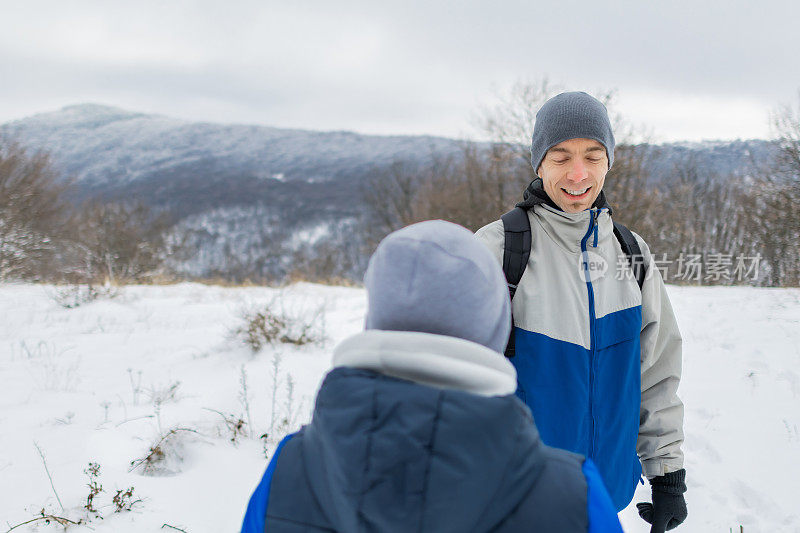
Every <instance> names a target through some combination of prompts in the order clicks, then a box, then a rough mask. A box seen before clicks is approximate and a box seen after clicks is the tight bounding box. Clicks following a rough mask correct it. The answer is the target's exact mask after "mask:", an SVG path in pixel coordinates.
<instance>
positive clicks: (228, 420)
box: [204, 407, 248, 444]
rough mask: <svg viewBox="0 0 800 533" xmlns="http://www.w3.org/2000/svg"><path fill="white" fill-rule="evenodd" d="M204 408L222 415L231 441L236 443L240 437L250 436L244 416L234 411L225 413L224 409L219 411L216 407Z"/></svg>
mask: <svg viewBox="0 0 800 533" xmlns="http://www.w3.org/2000/svg"><path fill="white" fill-rule="evenodd" d="M204 409H206V410H207V411H211V412H212V413H217V414H218V415H219V416H220V417H222V421H223V424H224V427H225V431H226V433H227V435H228V438H229V440H230V441H231V443H233V444H236V443H237V442H239V438H243V437H247V436H248V431H246V430H245V427H247V426H248V424H247V422H245V421H244V418H243V417H241V416H237V415H234V414H233V413H223V412H222V411H217V410H216V409H210V408H208V407H205V408H204Z"/></svg>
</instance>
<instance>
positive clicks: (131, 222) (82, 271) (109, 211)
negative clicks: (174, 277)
mask: <svg viewBox="0 0 800 533" xmlns="http://www.w3.org/2000/svg"><path fill="white" fill-rule="evenodd" d="M171 227H172V223H171V220H170V218H169V216H168V215H167V214H165V213H154V212H153V211H152V210H151V209H150V208H148V207H147V206H145V205H144V204H141V203H134V204H126V203H117V202H99V201H96V200H95V201H90V202H88V203H87V204H85V205H84V206H82V207H81V209H80V212H79V214H78V215H77V216H76V217H75V218H74V219H73V228H72V230H73V232H74V233H73V235H71V237H72V238H71V249H72V258H71V262H72V268H71V274H73V276H74V277H77V278H78V279H79V280H81V281H87V282H92V283H97V282H104V283H112V284H116V283H128V282H141V281H149V280H152V279H153V278H154V277H155V276H158V275H164V274H166V271H165V262H166V260H167V257H168V256H169V255H170V254H171V253H173V252H175V251H177V248H179V247H180V243H179V242H174V241H170V240H168V236H169V233H168V232H169V230H170V228H171Z"/></svg>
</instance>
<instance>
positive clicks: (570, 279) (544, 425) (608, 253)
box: [476, 180, 683, 510]
mask: <svg viewBox="0 0 800 533" xmlns="http://www.w3.org/2000/svg"><path fill="white" fill-rule="evenodd" d="M517 205H518V206H520V207H525V208H526V209H527V210H528V219H529V221H530V226H531V241H532V245H531V254H530V259H529V261H528V265H527V268H526V269H525V273H524V274H523V276H522V279H521V280H520V282H519V284H518V287H517V290H516V293H515V295H514V300H513V302H512V307H513V316H514V339H515V352H516V355H515V356H514V357H513V358H512V359H511V361H512V363H513V364H514V367H515V368H516V370H517V376H518V387H517V395H518V396H519V397H520V399H522V400H523V401H524V402H525V403H526V404H527V405H528V406H529V407H530V409H531V411H532V413H533V417H534V420H535V421H536V426H537V428H538V429H539V432H540V433H541V436H542V439H543V440H544V442H545V443H547V444H548V445H550V446H554V447H556V448H562V449H565V450H570V451H573V452H576V453H580V454H582V455H585V456H587V457H589V458H590V459H592V460H593V461H594V463H595V464H596V465H597V469H598V470H599V472H600V474H601V476H602V478H603V481H604V482H605V485H606V487H607V488H608V492H609V494H610V495H611V499H612V501H613V502H614V506H615V508H616V509H617V510H620V509H623V508H624V507H626V506H627V505H628V503H629V502H630V501H631V498H632V497H633V492H634V489H635V488H636V483H637V481H639V479H640V476H641V474H642V472H643V473H644V474H645V475H646V476H647V477H651V478H652V477H655V476H661V475H664V474H665V473H667V472H674V471H677V470H680V469H681V468H683V453H682V451H681V444H682V443H683V404H682V402H681V400H680V398H678V395H677V389H678V384H679V382H680V377H681V336H680V332H679V331H678V326H677V322H676V320H675V315H674V314H673V311H672V307H671V305H670V302H669V297H668V296H667V291H666V288H665V286H664V282H663V280H662V278H661V274H660V272H659V270H658V268H656V265H655V261H654V260H653V257H652V256H651V254H650V250H649V248H648V246H647V244H646V243H645V242H644V240H643V239H642V238H641V237H640V236H638V235H635V236H636V239H637V241H638V242H639V246H640V247H641V249H642V254H643V256H644V258H643V260H644V262H645V265H646V271H647V277H646V279H645V281H644V285H643V286H642V289H641V290H640V289H639V286H638V285H637V282H636V280H635V279H634V278H633V276H632V275H631V270H630V268H629V266H628V264H627V257H626V256H625V254H624V253H623V251H622V249H621V247H620V244H619V241H618V240H617V239H616V238H615V237H614V234H613V223H612V220H611V208H610V207H609V205H608V203H607V202H606V200H605V196H604V194H603V193H601V194H600V196H599V197H598V200H597V201H596V202H595V205H594V206H592V208H591V209H587V210H585V211H581V212H579V213H565V212H564V211H562V210H560V209H559V208H558V207H557V206H555V204H553V202H552V200H550V199H549V198H548V197H547V194H546V193H545V192H544V190H543V189H542V182H541V180H534V181H533V182H532V183H531V185H530V186H529V187H528V189H527V190H526V192H525V201H524V202H522V203H520V204H517ZM476 235H477V237H478V238H479V239H480V240H481V241H483V242H484V244H486V246H488V248H489V250H490V251H491V252H492V253H493V254H494V255H495V257H496V259H497V260H498V262H500V263H501V264H502V262H503V247H504V241H505V238H504V231H503V223H502V221H501V220H497V221H495V222H492V223H491V224H488V225H487V226H484V227H483V228H481V229H480V230H478V232H477V233H476ZM585 265H591V266H592V267H595V268H594V269H589V268H586V267H585ZM640 459H641V463H640Z"/></svg>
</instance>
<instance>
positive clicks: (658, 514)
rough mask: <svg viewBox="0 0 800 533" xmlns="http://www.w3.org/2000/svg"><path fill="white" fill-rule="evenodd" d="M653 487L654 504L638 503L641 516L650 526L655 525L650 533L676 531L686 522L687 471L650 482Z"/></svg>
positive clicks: (681, 470)
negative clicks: (684, 496)
mask: <svg viewBox="0 0 800 533" xmlns="http://www.w3.org/2000/svg"><path fill="white" fill-rule="evenodd" d="M650 486H651V487H653V503H645V502H642V503H637V504H636V508H637V509H639V516H641V517H642V518H643V519H644V520H645V522H647V523H648V524H653V527H651V528H650V533H664V531H666V530H668V529H674V528H676V527H678V526H679V525H681V524H682V523H683V521H684V520H686V514H687V511H686V500H685V499H684V498H683V493H684V492H686V470H684V469H683V468H681V469H680V470H678V471H677V472H670V473H668V474H665V475H663V476H658V477H654V478H653V479H651V480H650Z"/></svg>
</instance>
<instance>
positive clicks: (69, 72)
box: [0, 0, 800, 139]
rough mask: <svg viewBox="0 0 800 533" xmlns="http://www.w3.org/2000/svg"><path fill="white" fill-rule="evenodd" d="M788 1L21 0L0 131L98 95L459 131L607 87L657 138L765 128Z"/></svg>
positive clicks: (229, 112)
mask: <svg viewBox="0 0 800 533" xmlns="http://www.w3.org/2000/svg"><path fill="white" fill-rule="evenodd" d="M798 17H800V4H797V3H793V2H789V1H788V0H785V1H778V0H772V1H770V0H767V1H766V3H761V4H759V5H758V6H756V5H755V4H754V3H752V2H745V1H744V0H731V1H729V2H726V3H725V4H724V5H723V4H721V3H719V2H709V3H696V2H695V3H690V2H688V0H676V2H671V3H660V4H653V3H648V2H632V1H631V2H628V1H621V2H616V3H605V4H604V3H599V2H590V1H589V0H564V1H563V2H559V3H550V4H541V3H530V2H523V1H522V0H506V1H500V2H497V3H494V4H487V3H485V2H479V1H476V0H465V1H464V2H459V3H451V2H447V3H445V2H423V1H422V0H407V1H406V2H402V3H401V2H397V1H394V0H391V1H387V2H379V3H376V2H366V1H344V0H343V1H341V2H323V1H312V0H304V1H299V2H290V1H251V0H247V1H238V2H230V3H224V4H223V3H221V2H214V1H211V0H197V1H189V0H173V1H170V2H163V1H156V0H140V1H138V2H135V3H134V2H104V1H100V0H93V1H90V0H75V1H71V2H56V1H52V0H29V1H27V2H15V3H8V6H7V7H6V6H4V8H3V20H4V23H5V24H4V31H3V32H0V77H2V79H3V80H4V83H3V84H2V85H0V121H5V120H9V119H12V118H19V117H21V116H23V115H25V114H29V113H30V112H33V111H42V110H48V109H50V108H52V107H53V106H54V105H65V104H69V103H78V102H85V101H100V102H104V103H109V104H114V105H119V106H123V107H134V108H135V109H136V110H144V111H157V112H161V113H164V114H177V115H179V116H182V117H186V118H198V119H206V120H218V121H232V122H233V121H235V122H258V123H264V124H272V125H278V126H284V127H302V128H318V129H356V130H359V131H364V132H371V133H433V134H444V135H460V134H462V133H464V132H465V131H466V130H467V129H468V122H469V118H470V114H471V113H472V112H473V111H474V110H475V108H476V104H477V102H479V101H486V100H487V99H488V97H489V95H490V94H491V88H492V87H493V86H495V87H500V88H501V89H502V88H504V87H508V86H510V85H511V83H512V82H513V81H514V80H516V79H519V78H537V77H541V76H542V75H545V74H547V75H549V77H550V78H551V79H552V80H554V81H561V82H563V83H564V84H565V85H566V86H568V87H570V88H584V89H586V90H589V91H592V90H595V89H598V88H618V89H619V94H620V101H619V104H620V110H621V111H622V112H624V113H626V114H627V115H629V118H630V119H631V120H632V121H633V122H637V123H645V124H647V125H649V126H651V127H652V128H653V129H654V131H655V133H656V135H659V136H661V137H662V138H664V139H679V138H687V139H689V138H691V139H698V138H711V137H721V136H724V137H726V138H730V137H739V136H741V137H757V136H764V135H766V119H767V117H766V112H767V111H768V110H769V109H770V108H771V107H773V106H774V105H776V104H778V103H780V102H782V101H788V100H791V99H792V98H794V96H795V90H796V89H797V86H798V85H800V63H798V62H797V61H795V59H794V58H793V57H792V56H793V54H794V51H795V50H797V49H800V32H797V31H796V28H795V21H796V20H797V19H798Z"/></svg>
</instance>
